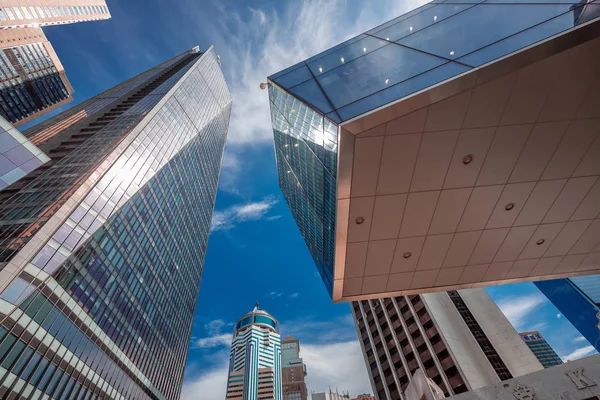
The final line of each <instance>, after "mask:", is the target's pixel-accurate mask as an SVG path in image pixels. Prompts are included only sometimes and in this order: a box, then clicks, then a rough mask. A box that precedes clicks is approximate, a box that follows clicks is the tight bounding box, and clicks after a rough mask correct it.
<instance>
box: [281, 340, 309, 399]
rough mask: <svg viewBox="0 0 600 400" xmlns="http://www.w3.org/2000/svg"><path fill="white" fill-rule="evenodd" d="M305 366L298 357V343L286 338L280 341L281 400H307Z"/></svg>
mask: <svg viewBox="0 0 600 400" xmlns="http://www.w3.org/2000/svg"><path fill="white" fill-rule="evenodd" d="M305 377H306V365H304V361H303V360H302V358H301V357H300V341H299V340H298V339H294V338H292V337H289V336H288V337H286V338H285V339H283V340H282V341H281V382H282V388H283V400H308V391H307V390H306V382H305V380H304V378H305Z"/></svg>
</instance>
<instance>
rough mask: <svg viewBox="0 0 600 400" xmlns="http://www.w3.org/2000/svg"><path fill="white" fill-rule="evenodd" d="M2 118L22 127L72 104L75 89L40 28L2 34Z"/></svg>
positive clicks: (27, 28)
mask: <svg viewBox="0 0 600 400" xmlns="http://www.w3.org/2000/svg"><path fill="white" fill-rule="evenodd" d="M0 70H1V71H2V76H1V78H0V79H1V83H0V84H1V86H0V116H2V117H4V118H6V119H7V120H9V121H11V122H12V123H14V124H15V126H20V125H23V124H26V123H28V122H30V121H32V120H33V119H35V118H37V117H39V116H41V115H43V114H46V113H48V112H50V111H52V110H55V109H57V108H59V107H62V106H63V105H65V104H66V103H69V102H70V101H71V100H72V96H71V94H72V93H73V87H72V86H71V83H70V82H69V80H68V79H67V77H66V75H65V70H64V68H63V66H62V64H61V62H60V60H59V59H58V56H57V55H56V52H55V51H54V48H53V47H52V45H51V44H50V42H49V41H48V40H47V39H46V35H44V32H43V31H42V29H41V28H38V27H24V28H17V29H2V30H0Z"/></svg>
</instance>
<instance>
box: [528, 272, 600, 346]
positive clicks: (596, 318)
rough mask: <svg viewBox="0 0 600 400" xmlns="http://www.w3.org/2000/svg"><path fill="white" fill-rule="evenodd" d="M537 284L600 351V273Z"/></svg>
mask: <svg viewBox="0 0 600 400" xmlns="http://www.w3.org/2000/svg"><path fill="white" fill-rule="evenodd" d="M534 283H535V285H536V286H537V288H538V289H539V290H540V291H541V292H542V293H543V294H544V295H545V296H546V297H547V298H548V300H550V301H551V302H552V304H554V306H555V307H556V308H557V309H558V311H560V313H561V314H562V315H564V316H565V318H567V319H568V320H569V322H571V324H573V326H574V327H575V329H577V330H578V331H579V333H581V335H582V336H583V337H584V338H585V339H586V340H587V341H588V342H590V343H591V344H592V346H594V347H595V348H596V350H598V351H600V275H592V276H582V277H574V278H570V279H556V280H551V281H540V282H534Z"/></svg>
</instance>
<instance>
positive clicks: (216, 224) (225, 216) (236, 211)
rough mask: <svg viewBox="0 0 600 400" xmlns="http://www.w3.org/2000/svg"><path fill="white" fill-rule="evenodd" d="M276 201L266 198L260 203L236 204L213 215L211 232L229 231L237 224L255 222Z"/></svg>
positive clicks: (264, 214) (263, 215)
mask: <svg viewBox="0 0 600 400" xmlns="http://www.w3.org/2000/svg"><path fill="white" fill-rule="evenodd" d="M275 204H277V200H275V199H273V198H270V197H267V198H265V199H263V200H261V201H258V202H254V203H246V204H237V205H234V206H231V207H229V208H226V209H225V210H221V211H215V212H214V213H213V218H212V223H211V231H213V232H215V231H219V230H227V229H231V228H233V227H234V226H236V225H237V224H239V223H242V222H246V221H257V220H259V219H262V218H263V217H265V216H266V214H267V213H268V212H269V210H271V208H272V207H273V206H274V205H275Z"/></svg>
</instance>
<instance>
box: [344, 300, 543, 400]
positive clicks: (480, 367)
mask: <svg viewBox="0 0 600 400" xmlns="http://www.w3.org/2000/svg"><path fill="white" fill-rule="evenodd" d="M352 311H353V314H354V319H355V323H356V328H357V330H358V336H359V339H360V341H361V345H362V350H363V356H364V358H365V363H366V365H367V370H368V371H369V378H370V380H371V385H372V387H373V392H374V395H375V397H376V399H377V400H401V399H402V393H404V392H405V391H406V388H407V387H408V385H409V383H410V382H411V380H412V377H413V375H414V374H415V372H416V371H417V370H418V369H421V370H422V371H423V372H424V373H425V376H426V377H427V378H430V379H431V380H433V382H435V384H436V385H438V386H439V387H440V388H441V389H442V390H443V392H444V393H445V394H446V396H450V395H454V394H458V393H463V392H466V391H469V390H474V389H477V388H481V387H484V386H488V385H493V384H495V383H497V382H500V381H503V380H506V379H511V378H513V377H517V376H521V375H524V374H527V373H530V372H534V371H538V370H541V369H542V366H541V364H540V362H539V361H538V360H537V359H536V358H535V356H534V355H533V354H532V352H531V351H530V350H529V349H528V348H527V346H526V345H525V343H524V342H523V340H521V338H520V337H519V335H518V334H517V332H516V331H515V329H514V328H513V327H512V325H511V324H510V322H509V321H508V320H507V319H506V317H505V316H504V314H502V311H500V309H499V308H498V306H496V304H495V303H494V301H493V300H492V299H491V297H490V296H489V295H488V294H487V292H486V291H485V290H484V289H470V290H461V291H451V292H447V293H446V292H438V293H426V294H421V295H413V296H402V297H393V298H385V299H377V300H362V301H359V302H353V303H352Z"/></svg>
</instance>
